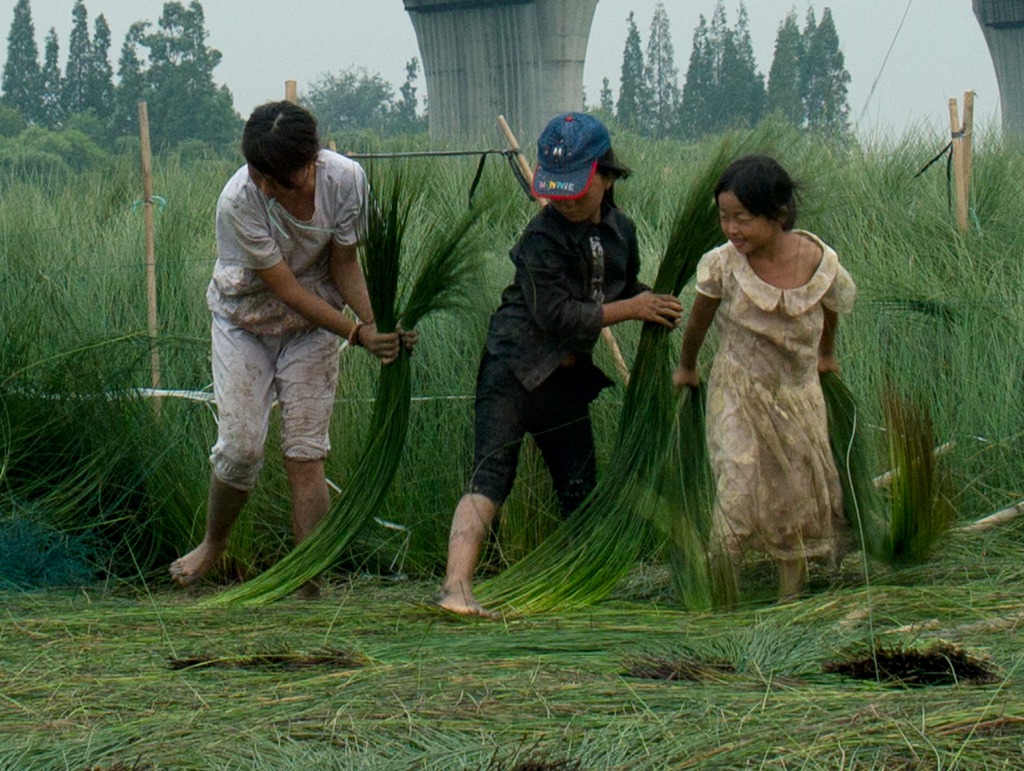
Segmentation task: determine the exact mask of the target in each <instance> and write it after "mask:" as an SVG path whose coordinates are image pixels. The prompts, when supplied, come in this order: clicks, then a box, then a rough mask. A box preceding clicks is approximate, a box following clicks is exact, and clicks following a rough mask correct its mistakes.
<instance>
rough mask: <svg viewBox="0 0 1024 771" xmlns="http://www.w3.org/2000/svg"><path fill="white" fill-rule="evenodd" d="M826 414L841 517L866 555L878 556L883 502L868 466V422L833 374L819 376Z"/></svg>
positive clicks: (853, 398)
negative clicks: (841, 490) (840, 486)
mask: <svg viewBox="0 0 1024 771" xmlns="http://www.w3.org/2000/svg"><path fill="white" fill-rule="evenodd" d="M821 392H822V394H823V395H824V397H825V409H826V412H827V414H828V433H829V443H830V444H831V446H832V457H833V459H834V460H835V463H836V469H837V470H838V471H839V482H840V484H841V485H842V489H843V515H844V516H845V517H846V521H847V522H848V523H849V524H850V529H851V530H852V531H853V535H854V537H855V538H856V539H857V542H858V543H859V544H860V546H861V548H863V549H864V550H865V551H866V552H867V553H868V554H871V555H873V556H880V555H881V548H882V542H883V540H884V535H883V528H884V520H883V518H882V517H881V513H882V512H881V505H882V501H881V500H880V499H879V497H878V491H877V488H876V487H875V484H874V480H873V474H872V471H871V465H870V449H869V447H868V441H867V423H866V421H865V418H864V414H863V412H862V411H861V409H860V407H859V405H858V404H857V400H856V398H855V397H854V395H853V393H852V392H851V391H850V389H849V387H847V385H846V383H844V382H843V380H842V379H841V378H840V377H839V375H837V374H836V373H835V372H825V373H823V374H822V375H821Z"/></svg>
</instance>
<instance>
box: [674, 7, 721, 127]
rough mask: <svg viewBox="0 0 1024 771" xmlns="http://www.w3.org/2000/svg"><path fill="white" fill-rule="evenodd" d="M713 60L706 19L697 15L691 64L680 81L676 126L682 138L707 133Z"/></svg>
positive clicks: (713, 80) (712, 91)
mask: <svg viewBox="0 0 1024 771" xmlns="http://www.w3.org/2000/svg"><path fill="white" fill-rule="evenodd" d="M715 72H716V62H715V56H714V51H713V49H712V42H711V30H710V27H709V26H708V20H707V19H706V18H705V17H704V15H703V14H701V15H700V17H699V21H698V22H697V27H696V29H694V31H693V45H692V47H691V48H690V63H689V65H688V66H687V68H686V82H685V83H683V100H682V105H681V106H680V109H679V128H680V131H681V133H682V135H683V136H684V137H688V138H691V139H695V138H697V137H701V136H703V135H704V134H706V133H707V132H708V127H709V124H710V122H711V101H712V99H713V98H714V90H715V86H716V83H715V78H716V75H715Z"/></svg>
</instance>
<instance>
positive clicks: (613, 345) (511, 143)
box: [498, 115, 629, 385]
mask: <svg viewBox="0 0 1024 771" xmlns="http://www.w3.org/2000/svg"><path fill="white" fill-rule="evenodd" d="M498 125H499V126H500V127H501V130H502V133H504V134H505V139H506V141H507V142H508V149H509V150H511V151H512V152H513V153H515V156H516V162H517V163H518V164H519V170H520V171H521V172H522V173H523V177H525V178H526V180H527V181H528V182H529V183H530V184H531V185H532V184H533V169H532V168H531V167H530V164H529V162H528V161H527V160H526V157H525V156H524V155H523V153H522V150H520V148H519V140H517V139H516V135H515V134H513V133H512V129H511V128H509V125H508V121H506V120H505V116H504V115H499V116H498ZM540 204H541V206H546V205H547V200H546V199H544V198H542V199H540ZM601 337H602V338H603V339H604V342H605V344H606V345H607V346H608V350H610V351H611V354H612V360H613V361H614V362H615V370H616V371H617V372H618V373H619V377H621V378H622V382H623V383H625V384H627V385H628V384H629V367H627V366H626V360H625V359H624V358H623V356H622V351H621V350H620V349H619V343H618V341H617V340H616V339H615V335H614V334H612V330H611V328H610V327H601Z"/></svg>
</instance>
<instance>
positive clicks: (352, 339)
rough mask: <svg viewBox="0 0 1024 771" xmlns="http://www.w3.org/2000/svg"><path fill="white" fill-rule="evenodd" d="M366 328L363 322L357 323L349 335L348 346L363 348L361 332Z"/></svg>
mask: <svg viewBox="0 0 1024 771" xmlns="http://www.w3.org/2000/svg"><path fill="white" fill-rule="evenodd" d="M363 326H364V324H363V322H361V321H357V322H356V324H355V326H354V327H352V331H351V332H349V333H348V344H349V345H351V346H357V347H358V346H361V345H362V343H360V342H359V330H360V329H362V328H363Z"/></svg>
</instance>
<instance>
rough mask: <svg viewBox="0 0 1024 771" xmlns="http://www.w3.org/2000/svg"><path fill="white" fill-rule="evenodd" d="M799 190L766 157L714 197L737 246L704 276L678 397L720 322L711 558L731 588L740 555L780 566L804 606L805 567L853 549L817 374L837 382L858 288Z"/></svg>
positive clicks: (789, 592) (732, 176)
mask: <svg viewBox="0 0 1024 771" xmlns="http://www.w3.org/2000/svg"><path fill="white" fill-rule="evenodd" d="M795 193H796V185H795V184H794V182H793V180H792V179H791V178H790V176H789V174H788V173H786V171H785V170H784V169H783V168H782V167H781V166H780V165H779V164H778V163H777V162H776V161H774V160H773V159H771V158H768V157H766V156H747V157H744V158H740V159H738V160H736V161H734V162H733V163H732V164H731V165H730V166H729V167H728V168H727V169H726V170H725V172H723V174H722V176H721V178H720V179H719V181H718V184H717V185H716V187H715V201H716V202H717V204H718V210H719V217H720V221H721V226H722V232H723V233H724V234H725V236H726V238H728V239H729V241H728V243H725V244H723V245H722V246H719V247H717V248H716V249H713V250H712V251H710V252H708V253H707V254H705V255H704V256H703V257H702V258H701V261H700V264H699V265H698V267H697V286H696V289H697V297H696V300H695V301H694V304H693V308H692V309H691V311H690V316H689V319H688V321H687V324H686V330H685V332H684V335H683V344H682V353H681V356H680V362H679V366H678V368H677V369H676V371H675V373H674V374H673V382H674V384H675V386H676V387H677V388H681V387H682V386H684V385H688V386H697V385H698V384H699V383H700V377H699V375H698V373H697V369H696V367H697V353H698V351H699V350H700V347H701V344H702V343H703V341H704V337H705V335H706V333H707V331H708V329H709V327H710V325H711V322H712V320H714V321H715V322H716V326H717V331H718V337H719V347H718V351H717V353H716V355H715V359H714V364H713V366H712V368H711V375H710V377H709V379H708V396H707V440H708V453H709V457H710V461H711V467H712V471H713V472H714V476H715V484H716V498H715V508H714V514H713V527H712V541H713V546H712V553H713V555H714V556H715V557H725V558H727V559H728V560H729V562H730V563H731V565H732V568H733V571H734V576H735V575H736V571H738V568H739V565H740V563H741V561H742V556H743V553H744V552H745V551H747V550H751V549H752V550H756V551H760V552H763V553H765V554H767V555H769V556H770V557H771V558H772V559H774V560H775V561H776V563H777V565H778V568H779V598H780V599H788V598H791V597H793V596H795V595H797V594H798V593H799V592H800V591H801V590H802V588H803V586H804V584H805V582H806V560H807V559H808V558H814V559H827V560H836V559H841V557H842V555H843V554H844V552H845V551H846V550H847V549H848V548H849V545H850V543H851V538H850V533H849V530H848V526H847V524H846V520H845V519H844V517H843V507H842V491H841V488H840V483H839V476H838V473H837V471H836V466H835V462H834V460H833V458H832V452H831V449H830V447H829V439H828V426H827V420H826V413H825V402H824V398H823V396H822V391H821V384H820V380H819V373H822V372H827V371H838V364H837V363H836V359H835V355H834V342H835V335H836V327H837V323H838V318H839V314H841V313H847V312H849V311H850V310H851V309H852V307H853V302H854V299H855V297H856V287H855V286H854V283H853V280H852V279H851V278H850V275H849V273H847V272H846V270H845V269H844V268H843V267H842V266H841V265H840V264H839V258H838V257H837V256H836V253H835V251H833V250H832V249H831V248H830V247H829V246H827V245H826V244H824V243H823V242H822V241H821V239H819V238H818V237H817V236H815V235H813V234H811V233H808V232H806V231H802V230H794V229H793V225H794V223H795V220H796V201H795Z"/></svg>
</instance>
